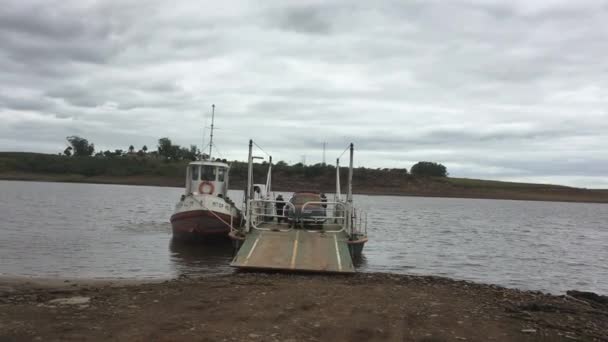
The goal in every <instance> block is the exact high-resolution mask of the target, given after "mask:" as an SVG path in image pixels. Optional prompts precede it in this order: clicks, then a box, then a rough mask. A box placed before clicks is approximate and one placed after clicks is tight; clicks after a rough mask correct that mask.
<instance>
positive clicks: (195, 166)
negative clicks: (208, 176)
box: [192, 165, 198, 180]
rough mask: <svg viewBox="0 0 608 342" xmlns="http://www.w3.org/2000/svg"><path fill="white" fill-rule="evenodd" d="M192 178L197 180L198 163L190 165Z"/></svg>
mask: <svg viewBox="0 0 608 342" xmlns="http://www.w3.org/2000/svg"><path fill="white" fill-rule="evenodd" d="M192 180H198V165H194V166H192Z"/></svg>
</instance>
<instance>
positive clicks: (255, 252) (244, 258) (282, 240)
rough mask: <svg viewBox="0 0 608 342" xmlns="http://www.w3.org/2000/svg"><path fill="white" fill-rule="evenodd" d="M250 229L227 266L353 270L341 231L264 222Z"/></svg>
mask: <svg viewBox="0 0 608 342" xmlns="http://www.w3.org/2000/svg"><path fill="white" fill-rule="evenodd" d="M259 227H260V228H263V229H271V230H257V229H252V230H251V233H250V234H247V238H246V239H245V241H244V242H243V244H242V246H241V248H240V249H239V251H238V253H237V255H236V256H235V257H234V259H233V261H232V263H231V264H230V266H232V267H236V268H239V269H266V270H289V271H309V272H331V273H354V272H355V267H354V265H353V261H352V258H351V255H350V252H349V249H348V245H347V243H346V241H347V236H346V233H344V232H324V231H323V230H321V229H319V230H306V229H291V230H288V231H277V230H279V229H283V230H285V229H286V228H287V226H286V225H280V224H277V223H275V222H268V223H263V224H260V225H259Z"/></svg>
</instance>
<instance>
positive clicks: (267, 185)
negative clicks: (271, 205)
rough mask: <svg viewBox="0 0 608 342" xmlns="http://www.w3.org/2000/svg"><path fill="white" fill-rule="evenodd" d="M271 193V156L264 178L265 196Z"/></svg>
mask: <svg viewBox="0 0 608 342" xmlns="http://www.w3.org/2000/svg"><path fill="white" fill-rule="evenodd" d="M271 191H272V156H270V158H269V161H268V177H267V178H266V194H267V195H270V192H271Z"/></svg>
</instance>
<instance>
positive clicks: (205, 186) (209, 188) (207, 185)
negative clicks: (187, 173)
mask: <svg viewBox="0 0 608 342" xmlns="http://www.w3.org/2000/svg"><path fill="white" fill-rule="evenodd" d="M214 191H215V186H214V185H213V183H211V182H202V183H201V184H199V185H198V192H199V193H201V194H207V195H211V194H212V193H213V192H214Z"/></svg>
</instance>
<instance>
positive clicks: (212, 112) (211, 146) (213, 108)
mask: <svg viewBox="0 0 608 342" xmlns="http://www.w3.org/2000/svg"><path fill="white" fill-rule="evenodd" d="M214 120H215V105H214V104H212V105H211V137H209V160H211V151H212V150H213V121H214Z"/></svg>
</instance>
